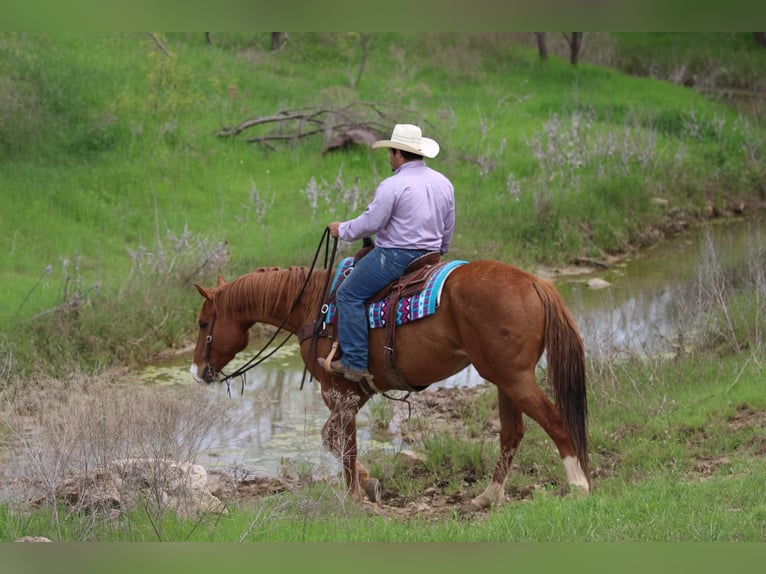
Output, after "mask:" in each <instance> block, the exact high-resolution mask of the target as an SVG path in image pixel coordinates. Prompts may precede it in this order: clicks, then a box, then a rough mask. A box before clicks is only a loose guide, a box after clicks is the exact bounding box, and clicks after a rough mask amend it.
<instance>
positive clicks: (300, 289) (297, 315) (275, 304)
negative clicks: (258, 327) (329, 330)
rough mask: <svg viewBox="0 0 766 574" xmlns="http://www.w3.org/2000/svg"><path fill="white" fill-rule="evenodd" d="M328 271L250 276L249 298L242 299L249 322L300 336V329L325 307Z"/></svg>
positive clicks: (293, 270)
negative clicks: (278, 328)
mask: <svg viewBox="0 0 766 574" xmlns="http://www.w3.org/2000/svg"><path fill="white" fill-rule="evenodd" d="M326 277H327V272H326V271H321V270H320V271H314V272H312V273H311V275H310V276H309V275H308V269H306V268H303V267H291V268H289V269H269V270H261V271H256V272H254V273H251V274H250V279H249V285H248V287H247V289H246V295H244V296H242V297H240V303H243V312H244V313H245V314H246V316H247V321H248V322H250V321H252V323H268V324H270V325H274V326H280V325H282V324H283V323H284V328H285V329H287V330H288V331H291V332H293V333H297V332H298V329H299V328H300V326H301V325H302V324H303V323H305V322H306V321H309V320H311V319H313V318H314V317H313V316H314V315H316V313H317V312H318V309H319V306H320V305H321V303H322V302H321V301H320V299H321V295H322V290H323V288H324V285H325V283H326Z"/></svg>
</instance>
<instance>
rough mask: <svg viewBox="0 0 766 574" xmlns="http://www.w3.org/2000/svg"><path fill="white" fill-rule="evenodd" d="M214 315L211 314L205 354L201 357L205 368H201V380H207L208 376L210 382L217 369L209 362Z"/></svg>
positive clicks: (216, 373)
mask: <svg viewBox="0 0 766 574" xmlns="http://www.w3.org/2000/svg"><path fill="white" fill-rule="evenodd" d="M216 317H217V315H213V318H212V319H211V320H210V325H209V326H208V329H207V336H206V337H205V355H204V356H203V357H202V358H203V360H204V361H205V368H204V369H203V370H202V380H204V381H207V380H208V376H209V377H210V381H211V382H212V381H214V380H215V379H217V378H218V371H217V370H216V368H215V367H214V366H213V365H211V364H210V347H211V346H212V344H213V326H214V325H215V319H216Z"/></svg>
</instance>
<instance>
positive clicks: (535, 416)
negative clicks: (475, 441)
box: [190, 260, 590, 509]
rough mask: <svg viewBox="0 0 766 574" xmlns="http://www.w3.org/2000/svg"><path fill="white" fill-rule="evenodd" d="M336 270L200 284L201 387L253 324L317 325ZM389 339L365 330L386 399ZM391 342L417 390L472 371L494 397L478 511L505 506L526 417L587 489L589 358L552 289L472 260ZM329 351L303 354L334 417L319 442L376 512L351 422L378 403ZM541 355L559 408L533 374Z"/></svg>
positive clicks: (197, 360) (321, 344) (196, 368)
mask: <svg viewBox="0 0 766 574" xmlns="http://www.w3.org/2000/svg"><path fill="white" fill-rule="evenodd" d="M332 272H333V271H332V270H326V269H325V270H321V269H317V270H314V269H313V267H312V269H311V270H309V269H308V268H307V267H300V266H292V267H287V268H280V267H268V268H266V267H264V268H260V269H257V270H256V271H253V272H251V273H247V274H245V275H242V276H241V277H239V278H237V279H235V280H233V281H231V282H226V281H225V280H224V279H223V278H222V277H220V276H219V277H218V281H217V284H216V286H214V287H212V288H204V287H201V286H200V285H197V284H195V287H196V288H197V290H198V291H199V293H200V294H201V295H202V297H203V298H204V300H203V302H202V306H201V309H200V312H199V315H198V320H197V322H198V328H199V335H198V338H197V343H196V346H195V349H194V356H193V361H192V365H191V369H190V370H191V374H192V376H193V378H194V380H195V381H197V382H199V383H203V384H204V383H212V382H214V381H218V380H220V375H221V371H222V369H223V368H224V367H225V366H226V365H227V364H228V363H229V362H230V361H231V360H232V359H233V358H234V357H235V356H236V355H237V354H238V353H239V352H240V351H242V350H244V349H245V348H246V347H247V346H248V343H249V333H250V328H251V327H252V326H253V325H254V324H255V323H266V324H270V325H274V326H280V327H281V328H283V329H285V330H286V331H288V332H289V333H293V334H297V333H298V332H299V331H300V330H301V328H302V326H304V325H306V324H309V323H311V324H313V323H314V322H315V321H316V318H317V310H318V309H319V308H320V306H321V305H322V304H323V299H324V297H325V291H326V288H327V284H328V282H329V281H328V273H332ZM304 329H305V327H304ZM384 331H385V329H371V330H370V332H369V349H370V351H369V372H370V373H371V375H372V377H373V380H374V381H375V390H376V391H378V392H381V393H385V392H386V391H389V390H391V387H390V386H389V383H388V381H387V379H386V377H385V376H384V370H383V369H384V364H383V363H384V346H385V345H386V340H385V337H386V335H385V333H384ZM396 333H397V334H396V353H397V354H396V357H397V367H398V368H399V369H400V371H401V372H402V373H403V374H404V376H405V377H406V379H407V380H408V381H410V383H411V384H412V386H413V387H414V388H416V389H418V390H422V389H425V388H426V387H428V386H429V385H431V384H433V383H435V382H438V381H441V380H443V379H445V378H447V377H450V376H452V375H454V374H456V373H458V372H459V371H461V370H462V369H464V368H466V367H467V366H468V365H470V364H472V365H473V366H474V368H475V369H476V371H477V372H478V373H479V375H480V376H481V377H482V378H484V379H485V380H486V381H489V382H491V383H493V384H494V385H495V386H496V387H497V393H498V415H499V418H500V436H499V439H500V457H499V459H498V461H497V462H496V464H495V466H494V469H493V472H492V475H491V478H490V480H489V484H488V485H487V487H486V489H485V490H484V491H483V492H482V493H481V494H480V495H478V496H477V497H476V498H474V499H473V500H472V501H471V503H472V506H473V507H474V508H476V509H485V508H488V507H490V506H492V505H499V504H501V503H502V502H503V501H504V500H505V484H506V480H507V477H508V472H509V470H510V468H511V462H512V461H513V457H514V455H515V454H516V451H517V448H518V446H519V443H520V442H521V439H522V437H523V435H524V421H523V417H522V415H524V414H526V415H527V416H529V417H530V418H531V419H532V420H534V421H536V422H537V423H538V424H539V425H540V426H541V427H542V428H543V429H544V430H545V432H546V433H547V434H548V436H549V437H550V438H551V439H552V440H553V442H554V443H555V445H556V448H557V449H558V452H559V455H560V457H561V460H562V463H563V466H564V470H565V472H566V476H567V481H568V483H569V485H570V490H571V491H573V492H575V491H580V492H583V493H585V494H587V493H588V492H589V491H590V478H589V473H588V445H587V428H586V427H587V391H586V376H585V351H584V346H583V341H582V337H581V335H580V333H579V331H578V329H577V326H576V324H575V321H574V319H573V317H572V314H571V313H570V311H569V310H568V309H567V307H566V305H565V304H564V301H563V299H562V297H561V295H560V294H559V293H558V292H557V291H556V289H555V288H554V287H553V285H552V284H551V283H549V282H548V281H546V280H544V279H541V278H538V277H536V276H534V275H532V274H530V273H527V272H525V271H523V270H521V269H518V268H516V267H513V266H512V265H509V264H506V263H503V262H500V261H495V260H477V261H471V262H466V263H465V264H464V265H461V266H458V267H456V268H455V269H454V270H453V271H451V273H450V274H449V276H448V277H447V278H446V280H445V281H444V284H443V287H442V293H441V298H440V302H439V306H438V309H437V310H436V312H435V313H434V314H432V315H429V316H427V317H424V318H422V319H418V320H417V321H414V322H411V323H407V324H405V325H400V326H399V327H397V332H396ZM288 336H289V335H288ZM330 349H331V346H330V341H328V340H327V339H319V340H316V339H314V340H313V342H312V339H311V338H309V339H306V340H304V341H303V342H302V343H301V345H300V352H301V357H302V359H303V362H304V364H305V365H306V368H307V370H308V371H309V372H310V373H311V375H312V376H313V377H314V378H315V379H316V380H318V381H319V383H320V385H321V395H322V399H323V401H324V403H325V405H326V406H327V408H328V409H329V411H330V414H329V417H328V419H327V421H326V422H325V424H324V426H323V427H322V433H321V436H322V442H323V444H324V446H325V447H326V448H328V449H329V450H330V452H331V453H332V454H333V455H334V456H335V457H336V458H338V459H339V461H340V462H341V466H342V469H343V477H344V479H345V485H346V487H347V488H348V491H349V493H350V495H351V496H352V497H353V498H354V499H355V500H358V501H362V500H363V499H364V494H366V495H367V497H368V498H369V499H370V500H372V501H374V502H378V501H379V500H380V492H381V486H380V481H378V480H377V479H375V478H373V477H371V476H370V475H369V472H368V470H367V469H366V468H365V467H364V465H363V464H362V463H361V462H360V461H358V460H357V454H358V453H357V432H356V431H357V429H356V415H357V413H358V412H359V410H360V409H361V408H362V407H363V405H364V404H365V403H366V402H367V400H368V399H369V398H370V396H371V394H370V392H369V388H362V386H361V385H360V383H355V382H351V381H348V380H346V379H345V378H343V377H342V376H339V375H335V374H334V373H332V372H331V371H329V370H326V369H324V368H322V367H321V366H320V364H319V363H320V361H319V360H318V359H319V358H320V357H327V356H328V353H330ZM543 352H545V353H546V372H547V378H548V386H549V387H550V388H551V389H552V394H553V397H554V400H555V404H554V402H552V401H551V400H550V399H549V398H548V397H547V396H546V394H545V393H544V392H543V390H542V389H541V387H540V386H539V385H538V382H537V378H536V376H535V369H536V366H537V364H538V362H539V361H540V359H541V357H542V355H543ZM304 376H305V373H304Z"/></svg>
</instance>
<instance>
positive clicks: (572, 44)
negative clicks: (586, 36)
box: [565, 32, 582, 66]
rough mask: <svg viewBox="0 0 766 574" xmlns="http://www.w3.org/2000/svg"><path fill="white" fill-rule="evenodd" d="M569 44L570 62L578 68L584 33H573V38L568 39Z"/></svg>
mask: <svg viewBox="0 0 766 574" xmlns="http://www.w3.org/2000/svg"><path fill="white" fill-rule="evenodd" d="M565 36H566V34H565ZM567 42H568V43H569V61H570V62H571V64H572V65H573V66H576V65H577V61H578V60H579V58H580V48H582V32H572V36H571V37H567Z"/></svg>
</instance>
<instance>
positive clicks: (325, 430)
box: [322, 393, 381, 502]
mask: <svg viewBox="0 0 766 574" xmlns="http://www.w3.org/2000/svg"><path fill="white" fill-rule="evenodd" d="M364 402H365V401H364V400H363V399H362V398H361V397H360V396H359V395H357V394H354V393H351V394H349V395H347V396H345V397H341V398H337V397H336V398H335V400H332V401H328V406H330V409H331V411H330V418H328V419H327V422H326V423H325V424H324V426H323V427H322V440H323V442H324V445H325V447H327V449H328V450H329V451H330V452H331V453H332V454H333V455H335V457H336V458H337V459H338V460H339V461H340V463H341V466H342V467H343V477H344V479H345V482H346V487H347V488H348V492H349V493H350V495H351V497H352V498H353V499H354V500H356V501H361V500H362V499H363V498H364V494H366V495H367V496H368V498H369V499H370V500H372V501H373V502H378V501H379V500H380V490H381V488H380V482H379V481H378V480H376V479H374V478H370V474H369V472H368V470H367V469H366V468H365V467H364V466H363V465H362V464H361V463H359V462H358V460H357V455H358V447H357V440H356V415H357V413H358V412H359V409H360V408H361V405H362V404H364Z"/></svg>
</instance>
